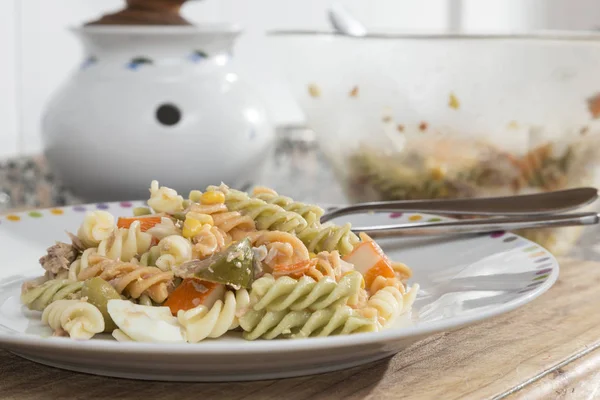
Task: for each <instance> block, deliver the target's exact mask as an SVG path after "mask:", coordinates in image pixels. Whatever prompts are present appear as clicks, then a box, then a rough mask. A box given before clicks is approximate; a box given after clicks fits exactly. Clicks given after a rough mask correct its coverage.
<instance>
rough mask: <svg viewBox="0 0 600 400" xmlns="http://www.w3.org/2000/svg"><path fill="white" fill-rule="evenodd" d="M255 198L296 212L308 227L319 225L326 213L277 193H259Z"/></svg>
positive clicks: (315, 206)
mask: <svg viewBox="0 0 600 400" xmlns="http://www.w3.org/2000/svg"><path fill="white" fill-rule="evenodd" d="M253 197H254V198H256V199H260V200H263V201H265V202H267V203H269V204H275V205H278V206H279V207H281V208H283V209H284V210H286V211H291V212H295V213H296V214H299V215H301V216H302V218H304V220H305V221H306V222H307V223H308V225H313V224H318V223H319V219H320V218H321V217H322V216H323V214H324V213H325V211H323V209H322V208H321V207H319V206H317V205H314V204H306V203H301V202H299V201H294V200H293V199H291V198H289V197H286V196H280V195H279V194H277V193H275V192H262V193H257V194H255V195H254V196H253Z"/></svg>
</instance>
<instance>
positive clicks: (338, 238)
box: [297, 223, 359, 256]
mask: <svg viewBox="0 0 600 400" xmlns="http://www.w3.org/2000/svg"><path fill="white" fill-rule="evenodd" d="M351 228H352V226H351V225H350V223H347V224H344V225H333V224H331V223H326V224H323V225H313V226H309V227H307V228H306V229H303V230H302V231H300V232H298V233H297V235H298V238H299V239H300V240H302V241H303V242H304V244H305V245H306V247H307V248H308V250H309V251H312V252H313V253H319V252H321V251H334V250H337V251H339V252H340V254H341V255H343V256H344V255H346V254H350V253H351V252H352V250H353V249H354V245H355V244H357V243H358V242H359V239H358V236H356V235H355V234H354V232H352V230H351Z"/></svg>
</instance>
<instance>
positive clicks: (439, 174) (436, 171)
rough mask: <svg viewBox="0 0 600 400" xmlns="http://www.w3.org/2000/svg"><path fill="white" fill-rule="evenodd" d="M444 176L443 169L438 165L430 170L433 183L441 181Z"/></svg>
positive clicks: (444, 171)
mask: <svg viewBox="0 0 600 400" xmlns="http://www.w3.org/2000/svg"><path fill="white" fill-rule="evenodd" d="M444 176H446V170H445V168H443V167H441V166H439V165H438V166H435V167H433V168H432V169H431V177H432V178H433V180H434V181H441V180H442V179H443V178H444Z"/></svg>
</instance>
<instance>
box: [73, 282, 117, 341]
mask: <svg viewBox="0 0 600 400" xmlns="http://www.w3.org/2000/svg"><path fill="white" fill-rule="evenodd" d="M81 296H82V297H87V301H88V303H90V304H93V305H95V306H96V307H98V309H99V310H100V312H101V313H102V316H103V317H104V326H105V328H104V332H112V331H113V330H114V329H117V325H116V324H115V323H114V322H113V320H112V318H111V317H110V314H109V313H108V309H107V304H108V301H109V300H112V299H121V296H119V293H117V291H116V290H115V289H114V288H113V287H112V286H111V285H110V283H108V282H106V281H105V280H104V279H102V278H92V279H88V280H87V281H85V282H84V283H83V288H81Z"/></svg>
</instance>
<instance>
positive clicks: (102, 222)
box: [77, 210, 115, 247]
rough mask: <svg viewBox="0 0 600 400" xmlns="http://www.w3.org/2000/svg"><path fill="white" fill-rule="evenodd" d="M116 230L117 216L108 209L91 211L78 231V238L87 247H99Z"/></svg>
mask: <svg viewBox="0 0 600 400" xmlns="http://www.w3.org/2000/svg"><path fill="white" fill-rule="evenodd" d="M114 230H115V218H114V217H113V216H112V214H111V213H109V212H106V211H101V210H98V211H89V212H87V213H86V214H85V217H84V218H83V223H82V224H81V226H80V227H79V230H78V231H77V238H79V240H80V241H81V244H83V245H84V246H85V247H97V246H98V245H99V244H100V242H101V241H103V240H105V239H107V238H108V237H109V236H110V235H111V234H112V233H113V231H114Z"/></svg>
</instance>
